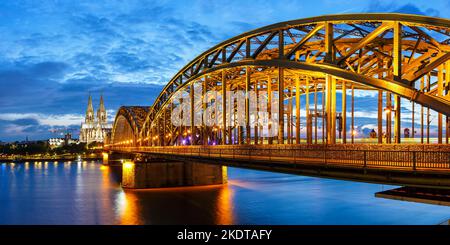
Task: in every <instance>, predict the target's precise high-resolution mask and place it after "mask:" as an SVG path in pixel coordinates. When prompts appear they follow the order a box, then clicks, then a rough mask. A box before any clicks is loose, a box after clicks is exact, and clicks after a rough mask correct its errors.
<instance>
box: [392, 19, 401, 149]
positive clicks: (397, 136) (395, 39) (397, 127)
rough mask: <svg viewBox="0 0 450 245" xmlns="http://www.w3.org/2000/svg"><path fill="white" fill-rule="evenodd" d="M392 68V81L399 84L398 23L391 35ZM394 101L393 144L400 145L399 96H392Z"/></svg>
mask: <svg viewBox="0 0 450 245" xmlns="http://www.w3.org/2000/svg"><path fill="white" fill-rule="evenodd" d="M392 52H393V53H392V58H393V60H392V67H393V71H392V72H393V75H394V80H395V81H398V82H401V80H402V25H401V24H400V22H398V21H395V22H394V34H393V50H392ZM394 100H395V121H394V137H395V139H394V142H395V143H397V144H400V138H401V137H400V136H401V111H400V108H401V106H400V96H398V95H397V94H396V95H394Z"/></svg>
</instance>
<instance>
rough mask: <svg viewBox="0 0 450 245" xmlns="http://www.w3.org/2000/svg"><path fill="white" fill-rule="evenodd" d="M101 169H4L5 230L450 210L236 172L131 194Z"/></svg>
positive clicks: (400, 219)
mask: <svg viewBox="0 0 450 245" xmlns="http://www.w3.org/2000/svg"><path fill="white" fill-rule="evenodd" d="M120 174H121V173H120V169H117V168H114V167H106V166H102V165H101V164H99V163H97V162H70V163H69V162H29V163H0V224H438V223H440V222H443V221H444V220H446V219H449V218H450V207H445V206H437V205H430V204H421V203H412V202H403V201H396V200H388V199H382V198H376V197H374V193H375V192H378V191H381V190H386V189H390V188H393V186H386V185H384V186H383V185H377V184H366V183H356V182H348V181H339V180H331V179H321V178H312V177H305V176H297V175H289V174H280V173H270V172H263V171H255V170H247V169H238V168H228V179H229V183H228V184H227V185H217V186H204V187H183V188H168V189H151V190H123V189H122V188H121V186H120V181H119V180H120Z"/></svg>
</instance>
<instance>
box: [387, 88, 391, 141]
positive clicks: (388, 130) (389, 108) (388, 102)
mask: <svg viewBox="0 0 450 245" xmlns="http://www.w3.org/2000/svg"><path fill="white" fill-rule="evenodd" d="M391 110H392V109H391V93H389V92H387V93H386V143H387V144H390V143H391V120H392V117H391Z"/></svg>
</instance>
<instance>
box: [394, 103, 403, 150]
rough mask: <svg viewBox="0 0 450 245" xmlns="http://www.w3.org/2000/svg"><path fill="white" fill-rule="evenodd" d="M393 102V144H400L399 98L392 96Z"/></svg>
mask: <svg viewBox="0 0 450 245" xmlns="http://www.w3.org/2000/svg"><path fill="white" fill-rule="evenodd" d="M394 100H395V109H394V110H395V121H394V136H395V141H394V142H395V143H396V144H400V139H401V137H400V136H401V109H400V108H401V106H400V96H398V95H394Z"/></svg>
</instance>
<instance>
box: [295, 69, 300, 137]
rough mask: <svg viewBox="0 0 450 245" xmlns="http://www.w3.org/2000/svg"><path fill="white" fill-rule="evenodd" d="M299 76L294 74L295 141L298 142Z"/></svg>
mask: <svg viewBox="0 0 450 245" xmlns="http://www.w3.org/2000/svg"><path fill="white" fill-rule="evenodd" d="M300 106H301V105H300V77H299V76H295V143H296V144H300Z"/></svg>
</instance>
